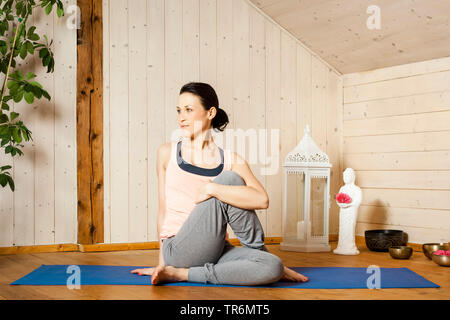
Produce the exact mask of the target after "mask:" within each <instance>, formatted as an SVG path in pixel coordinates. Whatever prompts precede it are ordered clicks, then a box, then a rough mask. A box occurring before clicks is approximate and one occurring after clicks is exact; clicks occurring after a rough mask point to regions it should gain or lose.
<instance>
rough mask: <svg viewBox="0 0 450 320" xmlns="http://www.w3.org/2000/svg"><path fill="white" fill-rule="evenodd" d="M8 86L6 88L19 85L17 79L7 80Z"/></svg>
mask: <svg viewBox="0 0 450 320" xmlns="http://www.w3.org/2000/svg"><path fill="white" fill-rule="evenodd" d="M6 86H7V87H8V89H10V90H11V89H13V88H18V87H19V83H18V82H17V81H14V80H9V81H8V84H7V85H6Z"/></svg>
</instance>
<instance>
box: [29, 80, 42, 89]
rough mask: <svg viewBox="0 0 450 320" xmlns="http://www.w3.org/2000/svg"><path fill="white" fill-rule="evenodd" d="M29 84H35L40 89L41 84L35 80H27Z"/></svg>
mask: <svg viewBox="0 0 450 320" xmlns="http://www.w3.org/2000/svg"><path fill="white" fill-rule="evenodd" d="M28 83H29V84H32V85H34V86H37V87H39V88H41V89H42V85H41V84H40V83H39V82H37V81H30V82H28Z"/></svg>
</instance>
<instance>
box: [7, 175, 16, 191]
mask: <svg viewBox="0 0 450 320" xmlns="http://www.w3.org/2000/svg"><path fill="white" fill-rule="evenodd" d="M6 179H7V180H8V183H9V187H10V188H11V191H14V189H15V186H14V181H13V179H12V178H11V177H10V176H7V177H6Z"/></svg>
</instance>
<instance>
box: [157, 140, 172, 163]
mask: <svg viewBox="0 0 450 320" xmlns="http://www.w3.org/2000/svg"><path fill="white" fill-rule="evenodd" d="M172 143H173V142H164V143H163V144H161V145H160V146H159V147H158V161H160V162H161V163H163V164H164V167H166V165H167V163H168V162H169V159H170V152H171V149H172Z"/></svg>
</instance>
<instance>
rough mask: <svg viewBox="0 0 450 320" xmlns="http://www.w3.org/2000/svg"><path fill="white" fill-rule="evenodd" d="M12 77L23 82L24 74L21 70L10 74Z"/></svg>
mask: <svg viewBox="0 0 450 320" xmlns="http://www.w3.org/2000/svg"><path fill="white" fill-rule="evenodd" d="M10 77H11V78H13V79H16V80H19V81H21V80H23V73H22V71H20V70H16V71H14V72H13V73H11V74H10Z"/></svg>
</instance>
